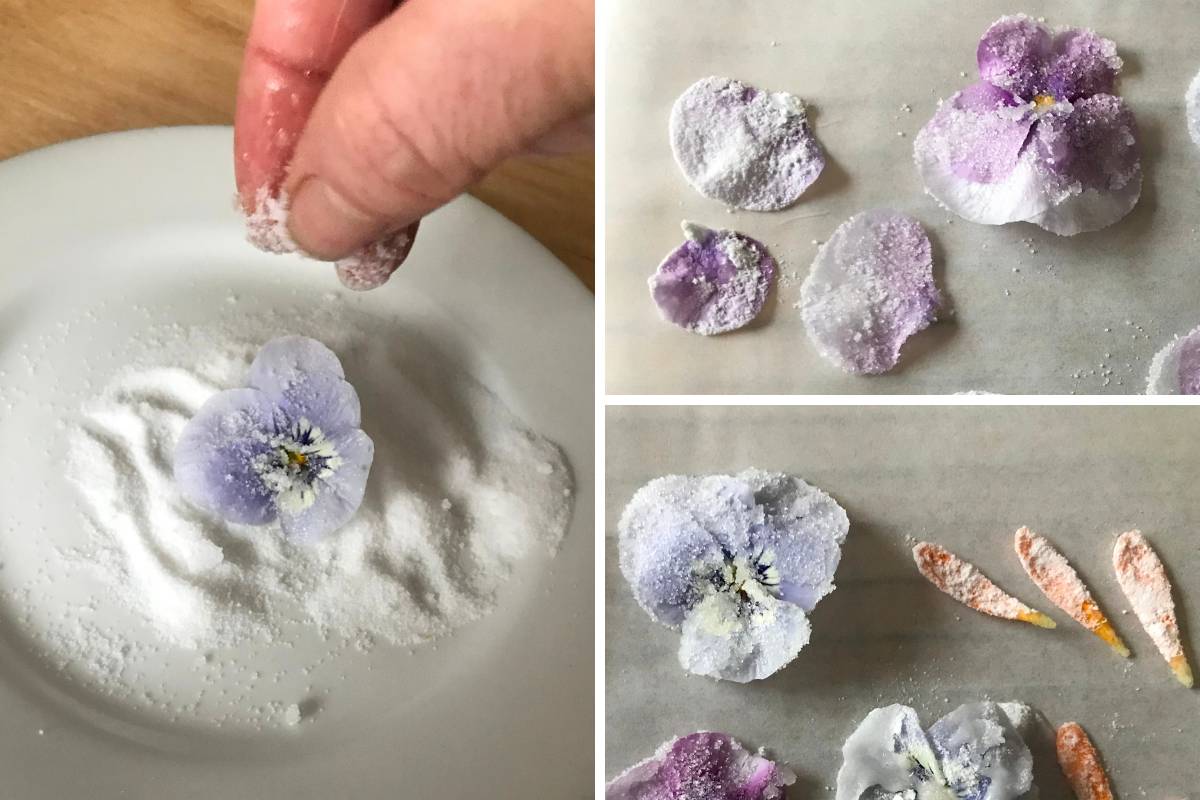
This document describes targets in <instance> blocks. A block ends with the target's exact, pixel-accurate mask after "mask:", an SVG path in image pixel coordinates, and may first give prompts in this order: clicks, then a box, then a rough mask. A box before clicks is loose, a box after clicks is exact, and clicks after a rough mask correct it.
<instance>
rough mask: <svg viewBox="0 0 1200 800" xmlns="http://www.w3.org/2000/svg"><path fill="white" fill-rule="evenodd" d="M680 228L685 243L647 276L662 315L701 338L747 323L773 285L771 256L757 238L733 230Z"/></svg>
mask: <svg viewBox="0 0 1200 800" xmlns="http://www.w3.org/2000/svg"><path fill="white" fill-rule="evenodd" d="M682 227H683V235H684V236H685V237H686V241H685V242H684V243H683V244H681V245H680V246H679V247H677V248H675V249H674V250H672V251H671V253H670V254H669V255H668V256H667V257H666V258H665V259H663V262H662V263H661V264H659V266H658V270H657V271H656V272H655V273H654V274H653V275H651V276H650V281H649V283H650V296H651V297H653V298H654V303H655V305H656V306H658V311H659V313H660V314H661V315H662V317H663V319H665V320H666V321H667V322H670V323H672V324H675V325H678V326H679V327H681V328H683V329H684V330H689V331H692V332H693V333H699V334H701V335H704V336H713V335H715V334H718V333H727V332H729V331H733V330H737V329H738V328H741V327H743V326H745V325H748V324H750V322H751V321H752V320H753V319H754V318H755V317H757V316H758V314H759V312H761V311H762V309H763V306H764V305H765V304H766V302H767V295H768V294H770V292H771V286H772V285H773V284H774V283H775V274H776V271H777V269H778V267H777V266H776V264H775V259H774V258H772V257H771V254H770V253H768V252H767V248H766V247H765V246H764V245H763V243H762V242H759V241H757V240H756V239H751V238H750V237H749V236H746V235H745V234H742V233H738V232H737V231H724V230H720V231H714V230H710V229H709V228H706V227H704V226H703V225H697V224H696V223H694V222H684V223H683V225H682Z"/></svg>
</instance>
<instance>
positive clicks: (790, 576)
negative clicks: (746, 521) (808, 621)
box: [738, 470, 850, 612]
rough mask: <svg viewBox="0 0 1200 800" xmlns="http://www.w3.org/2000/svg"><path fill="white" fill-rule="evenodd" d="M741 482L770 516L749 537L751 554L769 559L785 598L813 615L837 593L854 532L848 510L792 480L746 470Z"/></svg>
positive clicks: (777, 475)
mask: <svg viewBox="0 0 1200 800" xmlns="http://www.w3.org/2000/svg"><path fill="white" fill-rule="evenodd" d="M738 478H739V479H741V480H744V481H746V483H748V484H749V485H750V486H751V487H752V488H753V489H754V496H755V500H756V502H758V503H759V504H760V505H762V507H763V509H764V511H765V516H766V518H765V520H764V522H763V524H762V525H759V526H756V527H755V528H754V530H753V531H751V533H750V547H751V549H752V550H754V551H760V552H763V553H769V554H770V560H771V565H772V566H773V567H774V569H775V571H776V572H777V573H778V574H779V579H780V584H779V589H780V596H781V598H782V599H783V600H786V601H787V602H789V603H794V604H796V605H798V606H799V607H800V608H802V609H803V610H804V611H806V612H807V611H812V610H813V608H814V607H815V606H816V605H817V602H818V601H819V600H820V599H821V598H822V597H824V596H825V595H827V594H829V593H830V592H832V591H833V589H834V585H833V575H834V572H835V571H836V570H837V566H838V563H839V562H840V561H841V558H842V545H843V544H844V543H845V541H846V534H847V532H848V531H849V530H850V520H849V519H848V518H847V516H846V511H845V509H843V508H842V507H841V506H840V505H838V503H837V501H836V500H834V499H833V498H832V497H830V496H829V495H828V494H826V493H825V492H823V491H821V490H820V489H818V488H817V487H815V486H812V485H810V484H808V483H805V482H804V481H802V480H800V479H799V478H794V477H792V476H790V475H783V474H780V473H769V472H763V471H761V470H746V471H745V472H743V473H741V474H740V475H738Z"/></svg>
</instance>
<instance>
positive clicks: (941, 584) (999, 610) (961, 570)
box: [913, 542, 1055, 628]
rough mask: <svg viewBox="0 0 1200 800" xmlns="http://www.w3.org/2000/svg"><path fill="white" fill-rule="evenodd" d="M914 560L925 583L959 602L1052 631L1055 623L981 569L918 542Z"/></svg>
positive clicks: (934, 545)
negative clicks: (926, 581) (1002, 587)
mask: <svg viewBox="0 0 1200 800" xmlns="http://www.w3.org/2000/svg"><path fill="white" fill-rule="evenodd" d="M913 560H915V561H916V562H917V569H918V570H919V571H920V572H921V574H922V575H924V576H925V578H926V580H928V581H929V582H930V583H932V584H933V585H934V586H936V587H937V588H939V589H941V590H942V591H943V592H945V593H946V594H948V595H950V596H951V597H953V598H954V599H955V600H957V601H958V602H960V603H962V604H963V605H965V606H967V607H968V608H973V609H975V610H976V611H980V612H982V613H984V614H990V615H992V616H993V617H1000V618H1002V619H1014V620H1019V621H1021V622H1028V623H1030V624H1032V625H1037V626H1038V627H1040V628H1053V627H1055V625H1054V620H1052V619H1050V618H1049V617H1047V616H1046V615H1045V614H1043V613H1042V612H1040V611H1037V610H1036V609H1032V608H1030V607H1029V606H1027V605H1025V604H1024V603H1022V602H1021V601H1020V600H1018V599H1017V598H1015V597H1013V596H1012V595H1010V594H1007V593H1006V592H1005V591H1004V590H1002V589H1001V588H1000V587H999V586H997V585H996V584H994V583H992V582H991V580H989V579H988V577H987V576H986V575H984V574H983V573H982V572H980V571H979V569H978V568H977V567H976V566H975V565H973V564H971V563H969V562H967V561H964V560H962V559H961V558H959V557H958V556H956V555H954V554H953V553H951V552H950V551H949V550H946V549H945V548H943V547H939V546H938V545H936V544H932V543H930V542H918V543H917V546H916V547H914V548H913Z"/></svg>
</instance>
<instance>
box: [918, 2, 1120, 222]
mask: <svg viewBox="0 0 1200 800" xmlns="http://www.w3.org/2000/svg"><path fill="white" fill-rule="evenodd" d="M977 59H978V62H979V75H980V78H981V80H980V81H979V82H978V83H975V84H972V85H971V86H968V87H967V88H965V89H963V90H962V91H960V92H958V93H957V94H956V95H954V96H953V97H952V98H950V99H949V100H948V101H945V102H944V103H942V104H941V106H940V107H939V108H938V111H937V113H935V114H934V116H933V119H931V120H930V121H929V122H928V123H927V124H926V125H925V127H924V128H923V129H922V130H921V132H920V133H919V134H918V135H917V138H916V141H915V142H914V146H913V153H914V157H915V160H916V164H917V169H918V171H919V172H920V174H921V179H922V180H923V181H924V183H925V189H926V191H928V192H929V193H930V194H931V195H933V197H934V198H935V199H936V200H937V201H938V202H940V203H941V204H942V205H944V206H945V207H946V208H948V209H950V210H951V211H953V212H954V213H956V214H958V215H959V216H961V217H963V218H965V219H968V220H970V221H972V222H978V223H982V224H985V225H1003V224H1005V223H1008V222H1018V221H1025V222H1032V223H1034V224H1035V225H1039V226H1041V227H1042V228H1045V229H1046V230H1048V231H1051V232H1053V233H1057V234H1059V235H1062V236H1073V235H1074V234H1077V233H1083V232H1086V231H1094V230H1099V229H1100V228H1104V227H1107V226H1108V225H1111V224H1113V223H1114V222H1116V221H1118V220H1119V219H1121V218H1122V217H1124V216H1125V215H1126V214H1128V213H1129V212H1130V211H1131V210H1132V209H1133V207H1134V206H1135V205H1137V202H1138V198H1139V197H1140V196H1141V191H1142V164H1141V156H1140V154H1139V150H1138V134H1137V123H1136V121H1135V120H1134V117H1133V112H1131V111H1130V110H1129V109H1128V108H1127V107H1126V105H1125V102H1124V101H1123V100H1122V99H1121V98H1120V97H1117V96H1116V95H1114V94H1113V92H1114V90H1115V86H1116V79H1117V73H1119V72H1120V70H1121V65H1122V62H1121V59H1120V58H1119V57H1118V56H1117V48H1116V45H1115V44H1113V42H1112V41H1110V40H1108V39H1105V38H1103V37H1101V36H1098V35H1097V34H1096V33H1094V32H1092V31H1089V30H1082V29H1078V28H1060V29H1058V30H1056V31H1050V30H1048V29H1047V28H1046V27H1045V26H1043V25H1041V24H1040V23H1038V22H1036V21H1035V20H1033V19H1031V18H1029V17H1027V16H1024V15H1019V16H1011V17H1002V18H1001V19H999V20H997V21H996V22H995V23H994V24H993V25H992V26H991V27H990V28H988V30H987V32H986V33H985V34H984V35H983V39H982V40H980V42H979V49H978V53H977Z"/></svg>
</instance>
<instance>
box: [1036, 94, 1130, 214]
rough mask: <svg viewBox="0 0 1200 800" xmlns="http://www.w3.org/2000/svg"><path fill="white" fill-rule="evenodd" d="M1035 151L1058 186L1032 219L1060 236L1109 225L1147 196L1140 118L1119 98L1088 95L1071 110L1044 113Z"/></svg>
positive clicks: (1054, 183) (1053, 184)
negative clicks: (1144, 192) (1051, 201)
mask: <svg viewBox="0 0 1200 800" xmlns="http://www.w3.org/2000/svg"><path fill="white" fill-rule="evenodd" d="M1029 152H1030V153H1032V154H1034V155H1035V156H1036V158H1037V159H1038V162H1039V164H1040V165H1041V166H1042V168H1043V170H1044V172H1045V173H1046V175H1047V176H1049V177H1050V178H1052V181H1048V184H1047V185H1051V186H1055V187H1056V192H1055V194H1056V196H1055V198H1054V204H1053V205H1052V206H1050V207H1049V208H1047V209H1046V211H1044V212H1042V213H1041V214H1038V215H1034V216H1031V217H1029V218H1028V220H1029V221H1030V222H1033V223H1035V224H1037V225H1040V226H1041V227H1043V228H1045V229H1046V230H1048V231H1051V232H1053V233H1057V234H1059V235H1060V236H1073V235H1075V234H1077V233H1084V232H1087V231H1094V230H1099V229H1101V228H1105V227H1108V226H1109V225H1111V224H1113V223H1114V222H1117V221H1118V220H1120V219H1121V218H1123V217H1124V216H1125V215H1126V214H1128V213H1129V212H1130V211H1132V210H1133V208H1134V206H1136V205H1137V202H1138V199H1139V198H1140V197H1141V190H1142V163H1141V154H1140V151H1139V148H1138V139H1137V122H1136V121H1135V120H1134V117H1133V113H1132V112H1131V111H1130V110H1129V109H1128V107H1126V105H1125V103H1124V101H1122V100H1121V98H1119V97H1114V96H1113V95H1109V94H1099V95H1095V96H1092V97H1087V98H1084V99H1082V100H1077V101H1075V102H1074V103H1073V104H1072V110H1071V113H1069V114H1062V115H1058V114H1048V115H1046V116H1044V117H1043V118H1042V120H1041V121H1040V122H1039V124H1038V126H1037V129H1036V131H1035V133H1034V138H1033V141H1032V142H1031V145H1030V147H1029Z"/></svg>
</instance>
